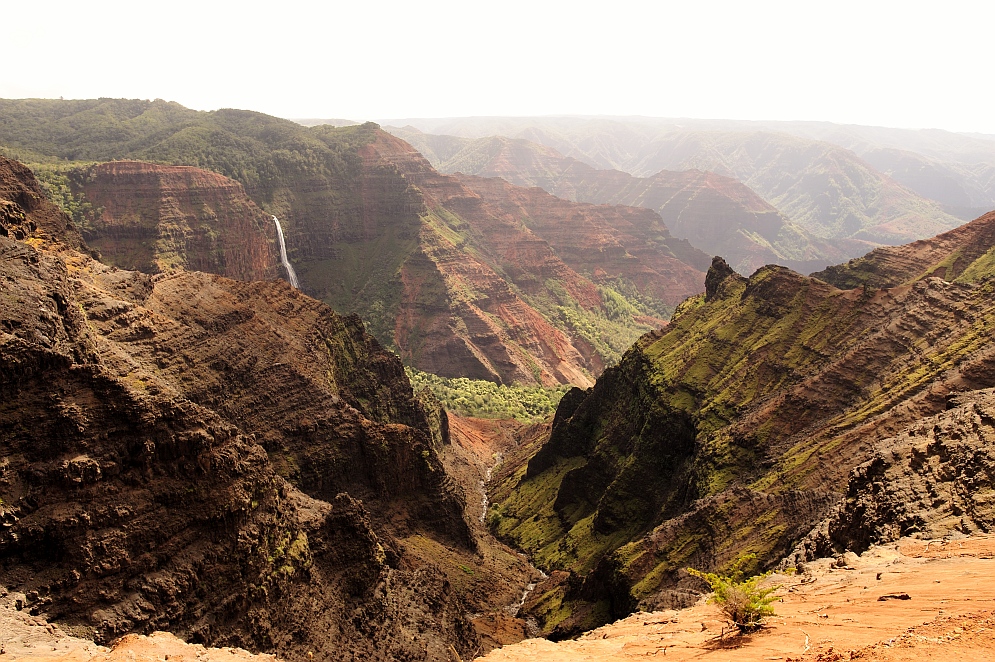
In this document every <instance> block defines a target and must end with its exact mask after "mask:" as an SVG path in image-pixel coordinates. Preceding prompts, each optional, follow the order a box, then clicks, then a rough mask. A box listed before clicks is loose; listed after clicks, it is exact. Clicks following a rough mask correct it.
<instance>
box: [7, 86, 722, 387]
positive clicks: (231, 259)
mask: <svg viewBox="0 0 995 662" xmlns="http://www.w3.org/2000/svg"><path fill="white" fill-rule="evenodd" d="M0 115H2V116H3V122H2V123H3V127H0V140H2V141H4V142H5V144H9V145H12V146H15V147H23V148H26V149H28V150H30V151H31V152H32V153H39V154H47V155H52V156H58V157H60V158H66V159H87V160H107V159H111V158H114V159H123V158H127V159H145V160H149V161H155V162H157V163H174V164H183V165H188V166H197V167H199V168H202V169H206V170H213V171H215V172H220V173H223V174H224V175H226V176H228V177H230V178H232V179H233V180H236V181H238V182H240V183H241V184H242V186H244V190H245V192H246V193H247V194H248V196H249V197H250V198H251V199H252V200H253V201H254V202H255V204H256V205H258V206H259V207H260V208H262V209H265V210H266V213H267V214H269V213H272V214H275V215H276V216H278V217H279V218H280V222H281V224H282V226H283V229H284V232H285V236H286V243H287V250H288V254H289V259H290V261H291V263H292V264H293V265H294V267H295V270H296V271H297V273H298V276H299V279H300V282H301V288H302V290H303V291H304V292H306V293H308V294H310V295H312V296H315V297H316V298H319V299H321V300H322V301H324V302H325V303H327V304H329V305H330V306H332V307H333V308H334V309H335V310H338V311H340V312H343V313H357V314H359V315H360V316H361V317H362V319H363V320H364V322H365V323H366V324H367V325H368V328H369V330H370V331H371V333H372V334H373V335H374V336H375V337H377V338H378V339H380V340H381V341H382V342H383V343H384V344H385V345H386V346H387V347H389V348H391V349H395V350H396V351H397V352H398V353H400V354H401V355H402V357H403V358H404V359H405V361H407V362H409V363H410V364H412V365H413V366H415V367H417V368H421V369H423V370H428V371H431V372H436V373H438V374H441V375H444V376H473V377H479V378H484V379H490V380H493V381H497V382H518V383H526V384H537V383H538V384H545V385H555V384H562V383H575V384H578V385H582V386H587V385H589V384H591V383H592V381H593V378H594V377H595V376H596V375H597V374H600V372H601V370H602V369H603V367H604V366H605V365H607V364H610V363H613V362H615V361H617V360H618V358H619V357H620V356H621V354H622V352H623V351H624V350H625V348H627V347H628V346H629V345H630V344H631V342H632V341H633V340H635V338H637V337H638V336H639V335H640V334H641V333H643V332H645V331H647V330H650V329H652V328H657V327H659V326H661V325H663V324H664V320H665V319H666V317H667V316H669V313H670V311H671V310H672V307H673V305H674V304H675V303H676V302H678V301H680V300H681V299H683V298H684V297H686V296H687V295H688V294H691V293H694V292H697V291H699V290H700V288H701V280H702V279H703V272H702V271H701V269H703V268H704V266H705V265H706V264H707V261H706V259H705V256H704V255H702V254H700V253H697V252H696V251H694V250H693V249H691V248H690V247H689V246H687V245H686V244H684V243H682V242H678V241H675V240H673V238H672V237H669V235H667V234H666V229H665V228H663V226H662V224H660V223H659V219H655V218H651V217H646V219H647V220H646V222H645V223H643V221H642V220H640V219H637V218H634V217H633V218H628V217H630V216H631V215H632V214H633V213H635V214H637V215H638V214H641V213H642V212H631V211H630V212H612V213H611V214H608V215H607V216H605V215H604V214H602V216H604V218H602V219H601V220H600V221H599V223H601V224H602V226H603V221H606V220H607V221H610V222H613V221H611V220H610V219H609V218H608V217H609V216H612V215H614V216H615V217H617V218H619V219H622V218H623V217H626V218H625V222H627V223H628V226H627V228H623V229H622V231H621V233H616V234H615V235H613V236H612V237H611V238H610V241H609V243H618V242H619V241H620V239H619V238H620V237H621V235H622V234H629V235H631V237H630V238H629V239H626V240H625V241H623V242H622V244H623V246H622V247H623V248H625V251H621V252H620V251H618V250H614V249H613V250H612V251H606V252H605V253H604V255H605V257H606V259H608V258H610V259H611V260H613V263H612V264H610V265H607V266H608V267H610V268H607V269H602V270H601V271H600V272H599V268H598V267H599V265H598V264H597V259H590V258H588V260H587V261H586V262H584V263H577V264H576V265H575V264H574V262H571V261H570V260H567V259H565V257H564V256H560V255H559V254H558V249H557V248H556V247H555V246H553V243H554V242H553V241H551V240H547V239H546V238H545V237H544V236H540V235H539V234H538V233H535V232H533V231H532V230H531V229H529V228H528V227H526V226H524V225H523V224H522V223H521V222H520V220H519V219H512V218H509V217H508V216H507V214H508V213H509V209H510V207H509V206H507V205H504V206H502V207H501V208H492V207H491V206H489V205H488V204H486V203H484V202H483V201H482V200H481V196H480V195H478V194H477V193H475V192H473V191H471V190H470V189H469V188H467V187H466V186H465V185H464V184H461V183H460V182H459V181H457V180H455V179H452V178H449V177H445V176H440V175H439V173H437V172H436V171H435V170H433V169H432V167H431V166H430V165H429V164H428V163H427V162H426V161H425V159H423V158H422V157H421V156H420V155H419V154H418V153H417V152H416V151H415V150H414V149H412V148H411V146H410V145H408V144H407V143H404V142H403V141H401V140H398V139H396V138H393V137H391V136H389V135H388V134H386V133H384V132H382V131H380V129H379V127H377V126H376V125H375V124H372V123H367V124H363V125H359V126H349V127H340V128H336V127H331V126H327V125H322V126H315V127H312V128H305V127H302V126H300V125H299V124H296V123H293V122H290V121H286V120H281V119H278V118H274V117H268V116H265V115H261V114H259V113H252V112H248V111H239V110H232V109H224V110H219V111H215V112H211V113H200V112H197V111H191V110H189V109H185V108H182V107H181V106H179V105H177V104H169V103H165V102H161V101H156V102H142V101H121V100H113V99H102V100H92V101H81V102H57V101H51V102H48V101H38V102H37V103H34V102H32V103H19V102H9V103H8V102H4V103H0ZM97 116H99V117H100V118H101V121H100V122H95V121H94V119H93V118H94V117H97ZM105 122H106V123H108V124H109V125H110V126H113V127H114V130H113V131H110V132H109V131H108V126H107V125H105V124H104V123H105ZM109 133H112V134H113V135H108V134H109ZM59 176H60V177H65V176H68V177H69V179H72V180H75V184H76V186H75V189H74V192H75V193H77V194H79V193H82V195H83V196H84V197H85V200H83V201H82V203H81V204H87V205H91V206H94V207H96V208H98V209H99V208H101V207H102V208H103V212H102V214H100V218H98V219H94V221H93V222H92V223H90V224H89V225H90V226H92V227H88V228H86V229H87V237H88V238H89V239H90V241H91V242H92V243H93V244H94V246H96V247H97V248H98V249H99V250H100V251H101V252H102V253H104V254H106V257H107V259H109V260H110V261H112V262H113V263H114V264H116V265H118V266H124V267H127V268H135V269H141V270H143V271H145V272H146V273H159V272H163V271H166V270H169V269H170V268H173V267H176V266H183V267H185V268H189V269H198V270H204V271H208V272H211V273H218V274H222V275H227V276H233V277H237V278H240V279H257V278H268V277H273V276H277V275H280V274H279V271H278V269H277V267H276V255H277V251H276V247H275V243H274V241H273V239H274V231H275V230H274V227H273V225H272V223H271V221H270V219H269V218H268V216H267V215H266V214H264V213H263V212H261V211H260V210H259V209H256V208H253V207H252V204H251V203H249V202H248V201H247V200H245V199H244V197H242V191H241V190H240V189H239V188H238V186H237V185H235V184H233V183H232V181H231V180H226V179H224V178H223V177H220V176H215V175H213V174H210V173H208V172H205V171H204V170H193V169H186V168H174V167H170V166H153V165H148V164H141V163H136V162H127V163H119V162H114V163H108V164H104V165H100V166H97V167H96V168H94V169H92V170H90V169H89V168H87V167H82V166H81V167H80V168H79V169H77V170H76V171H70V172H69V173H68V175H67V173H60V175H59ZM517 204H518V203H516V205H517ZM514 206H515V205H511V207H514ZM243 212H244V213H243ZM533 213H535V214H541V215H542V216H541V218H540V219H538V220H541V221H542V224H543V225H544V226H545V227H549V228H554V227H555V226H557V225H569V222H570V218H571V217H572V216H573V215H574V214H580V215H583V216H588V217H590V207H589V206H585V205H573V206H572V205H570V204H569V203H562V204H561V203H555V204H554V203H548V202H547V203H544V204H543V205H540V206H538V207H535V208H534V209H533ZM641 224H643V225H645V227H644V228H642V229H641V230H638V231H633V228H636V226H640V225H641ZM599 227H600V226H599ZM659 228H663V229H662V230H661V231H660V232H657V229H659ZM598 232H600V230H598ZM560 234H562V231H560ZM603 240H604V237H601V236H595V237H591V238H590V243H591V244H592V245H598V244H599V243H600V242H602V241H603ZM649 247H652V250H650V248H649ZM653 250H659V251H663V252H664V253H666V255H662V256H655V255H651V254H652V253H653ZM626 251H627V252H626ZM658 257H659V259H657V258H658ZM674 258H676V261H674ZM649 262H652V264H649ZM660 262H667V263H668V264H667V265H666V266H660V264H658V263H660ZM680 262H684V263H685V264H683V265H682V264H679V263H680ZM644 263H645V264H644ZM689 265H690V266H689ZM621 267H624V268H621ZM602 272H604V273H602ZM609 272H611V273H613V274H616V273H617V274H618V275H616V276H615V277H613V278H609V276H608V273H609ZM625 273H633V274H635V275H634V279H635V281H637V282H634V281H633V280H630V279H628V278H627V277H624V276H623V274H625ZM661 275H662V276H663V279H662V280H661V279H660V278H658V277H659V276H661ZM696 279H697V284H695V280H696Z"/></svg>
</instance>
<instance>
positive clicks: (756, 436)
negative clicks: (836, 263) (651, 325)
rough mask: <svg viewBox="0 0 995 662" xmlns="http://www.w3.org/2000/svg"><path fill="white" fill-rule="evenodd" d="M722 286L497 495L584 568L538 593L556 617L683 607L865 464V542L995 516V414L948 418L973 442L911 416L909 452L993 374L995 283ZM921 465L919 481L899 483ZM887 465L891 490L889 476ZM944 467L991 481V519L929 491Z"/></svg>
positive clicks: (567, 414) (591, 394)
mask: <svg viewBox="0 0 995 662" xmlns="http://www.w3.org/2000/svg"><path fill="white" fill-rule="evenodd" d="M978 250H980V251H981V252H982V253H985V252H986V250H987V249H984V248H983V247H982V248H979V249H978ZM706 283H707V284H708V295H707V296H706V297H699V298H694V299H691V300H689V301H688V302H685V304H683V305H682V306H681V307H679V308H678V310H677V312H676V313H675V315H674V318H673V320H672V322H671V325H670V326H669V327H668V328H667V329H665V330H663V331H659V332H654V333H651V334H647V335H646V336H644V337H643V338H642V339H641V340H640V341H639V343H637V345H636V346H635V347H633V349H632V350H631V351H630V352H628V353H627V354H626V356H625V357H624V359H623V360H622V362H621V363H620V364H619V366H617V367H616V368H612V369H610V370H607V371H606V372H605V374H604V375H603V376H602V377H601V378H599V380H598V383H597V384H596V385H595V386H594V388H592V389H591V390H590V391H588V392H587V393H586V394H584V397H582V398H581V397H573V398H569V397H568V398H564V403H563V404H562V405H561V410H562V411H558V413H557V417H556V422H555V424H554V426H553V428H552V431H551V432H550V434H549V438H548V441H546V443H545V444H544V445H543V446H542V448H541V449H540V450H539V451H538V452H537V453H536V454H535V455H534V456H533V457H532V459H531V460H529V461H528V465H527V470H526V471H525V472H524V475H523V474H522V472H521V471H519V472H518V473H515V472H514V469H513V468H509V473H508V474H507V478H506V480H505V481H504V483H503V485H502V487H501V488H500V489H499V490H498V491H497V493H496V494H494V495H493V501H494V502H495V504H496V508H495V509H493V510H492V514H491V521H492V523H493V524H494V525H495V526H496V530H497V531H498V533H499V534H501V535H503V536H506V537H507V538H508V539H511V540H514V541H515V542H517V543H518V544H519V545H522V546H523V547H524V548H526V549H527V550H528V551H529V552H530V553H532V554H533V556H534V558H535V559H536V561H537V562H538V563H539V564H540V565H543V566H545V567H546V568H547V569H548V570H551V569H554V568H563V569H569V570H571V571H572V572H574V573H576V575H577V577H576V578H575V579H574V580H573V581H571V582H566V583H565V584H561V585H559V586H550V587H547V588H548V590H547V595H546V597H545V604H546V607H545V611H543V607H542V605H541V604H540V605H539V606H537V610H538V614H537V615H538V616H540V617H542V618H545V619H546V629H547V631H553V630H554V628H556V627H558V630H556V632H558V633H560V634H568V633H570V632H576V631H578V630H580V629H584V628H586V627H589V626H590V625H592V624H593V623H595V622H597V621H598V620H599V619H604V618H612V617H615V616H618V615H620V614H621V613H623V612H624V611H626V610H627V609H631V608H632V607H633V606H634V605H637V604H638V605H642V606H651V607H658V606H663V605H668V604H669V605H673V604H682V603H684V602H685V601H687V600H688V599H689V595H688V593H687V592H686V587H685V581H686V578H683V576H682V575H680V574H679V572H678V571H679V570H680V569H682V568H684V567H686V566H688V565H690V566H694V567H712V568H715V567H718V568H724V567H728V565H729V564H730V563H731V562H732V561H733V560H734V559H735V558H736V557H737V556H738V555H740V554H742V553H744V552H746V551H751V552H755V553H757V554H758V555H759V557H760V563H761V564H764V565H767V564H771V563H774V562H776V561H777V560H778V559H780V558H781V557H782V556H784V555H785V554H787V553H788V552H789V551H790V550H791V549H792V547H793V546H794V545H795V543H797V542H798V541H799V540H801V539H802V538H803V537H804V536H805V535H806V533H807V532H808V531H809V530H811V529H812V528H813V527H814V526H815V525H817V524H818V523H819V522H820V521H822V520H823V519H824V518H825V517H827V516H828V515H829V513H830V509H831V507H832V506H833V505H834V504H836V503H837V502H838V501H839V500H840V499H841V498H842V497H843V496H844V494H845V493H844V490H845V489H847V488H846V487H845V485H846V481H847V480H848V477H850V475H851V472H852V471H853V470H854V469H855V468H857V467H861V465H864V463H867V462H871V464H870V465H867V466H866V467H865V468H864V469H862V470H860V471H862V472H863V473H862V474H855V476H856V477H854V478H852V479H851V488H850V490H851V492H850V497H849V498H852V499H853V504H850V506H848V508H850V510H849V511H845V513H846V512H848V513H849V515H846V514H844V518H843V519H842V520H841V522H843V523H841V524H840V525H839V526H838V527H837V529H839V530H840V531H841V532H840V533H839V534H838V536H837V537H836V538H834V539H833V540H834V541H837V542H840V543H841V544H853V545H858V544H864V542H865V541H866V540H867V539H871V540H876V539H880V538H882V537H884V536H885V535H887V534H891V533H893V532H894V531H901V532H911V531H914V530H915V526H919V527H920V528H923V527H926V524H924V522H932V523H933V524H931V525H929V527H927V528H926V529H924V530H928V532H929V533H930V534H931V535H936V534H938V533H939V532H941V531H942V530H944V529H948V527H950V526H956V527H958V528H964V527H967V528H968V529H972V528H974V527H977V528H982V527H985V526H988V522H989V521H990V518H991V516H992V515H991V513H990V512H989V511H990V507H989V505H988V503H987V497H986V496H984V495H985V494H987V492H985V490H987V489H989V488H988V487H987V485H988V484H989V482H990V479H989V478H988V477H987V472H988V465H989V464H990V462H989V460H988V459H987V455H986V454H985V453H986V451H984V452H981V451H980V450H979V449H980V448H982V447H983V445H984V443H986V442H985V441H983V440H985V439H987V438H988V432H986V431H985V426H986V425H987V423H985V418H984V416H987V414H986V413H984V411H986V410H974V411H973V412H965V413H964V414H963V416H964V417H967V418H964V419H963V422H961V423H957V425H955V426H952V427H951V428H950V432H949V435H950V437H949V438H950V439H951V440H953V439H957V438H958V437H960V438H963V439H964V440H965V442H964V444H961V445H957V444H960V442H959V441H958V442H957V444H954V442H953V441H945V442H944V443H943V444H942V445H941V444H939V443H938V442H936V441H933V442H928V441H927V442H926V444H925V445H923V444H920V443H919V441H918V440H919V438H920V437H919V434H920V433H919V432H915V433H913V432H909V433H908V435H909V437H911V436H912V435H913V434H914V435H915V438H916V440H917V441H916V442H915V444H913V445H914V446H915V448H914V449H907V450H904V451H903V450H901V449H902V447H903V446H905V447H907V446H909V442H907V441H902V440H901V439H899V440H898V441H896V437H895V435H897V434H899V433H901V432H902V430H904V429H906V428H907V427H908V426H916V425H919V423H918V422H919V421H921V420H922V419H923V418H925V417H929V416H934V415H937V414H938V413H940V412H942V411H944V410H945V408H946V407H947V404H948V396H949V395H951V394H956V393H966V392H971V391H975V390H977V389H984V388H989V387H992V386H995V377H993V375H995V372H993V371H992V368H993V367H995V345H993V344H992V342H991V329H992V328H993V327H995V299H993V297H992V295H991V284H990V282H984V283H982V284H981V285H975V284H971V283H951V282H947V281H944V280H941V279H940V278H936V277H925V278H923V279H921V280H917V281H915V282H913V283H910V284H907V285H902V286H899V287H894V288H891V289H881V290H874V289H870V288H868V289H853V290H846V291H844V290H839V289H836V288H834V287H832V286H830V285H828V284H826V283H824V282H822V281H819V280H816V279H812V278H805V277H803V276H800V275H798V274H795V273H793V272H791V271H789V270H787V269H784V268H781V267H766V268H764V269H761V270H760V271H758V272H757V273H756V274H754V275H753V276H752V277H751V278H749V279H745V278H742V277H740V276H738V275H736V274H733V273H731V272H730V270H729V268H728V266H726V265H724V264H723V263H721V262H720V261H717V263H716V264H715V265H713V267H712V269H711V270H710V272H709V275H708V277H707V279H706ZM965 397H966V396H965ZM985 398H988V396H985ZM951 415H952V414H951ZM972 421H973V422H972ZM975 423H977V425H980V426H981V427H980V428H977V429H976V430H975V432H974V433H973V434H975V435H976V436H977V439H978V440H979V441H977V442H972V443H973V445H972V443H968V442H967V435H968V428H970V426H971V425H974V424H975ZM923 425H926V426H928V425H931V424H923ZM920 427H922V426H920ZM941 427H943V426H942V425H941ZM958 428H963V431H961V432H958V431H957V429H958ZM923 429H931V428H928V427H923ZM935 434H936V436H937V439H940V438H943V439H947V438H948V437H946V436H945V435H946V434H947V433H946V432H939V431H938V432H936V433H935ZM927 436H928V435H927ZM919 446H922V448H919ZM955 446H956V447H955ZM927 447H928V449H927ZM916 449H918V450H916ZM892 451H894V453H895V454H894V455H892V456H889V455H888V453H892ZM945 454H947V455H949V456H950V459H944V455H945ZM878 456H880V457H882V458H886V461H885V464H884V465H881V464H880V462H881V460H880V459H879V460H877V461H875V460H874V458H875V457H878ZM954 456H958V457H960V458H961V459H956V460H955V459H953V458H954ZM904 458H914V459H908V460H906V459H904ZM971 458H973V459H971ZM937 462H939V464H937ZM946 462H950V463H951V464H950V466H949V467H948V468H946V469H945V468H944V466H946V465H945V463H946ZM890 465H894V468H893V469H889V468H888V467H889V466H890ZM927 465H928V466H927ZM954 466H957V467H963V469H955V468H954ZM905 467H911V470H910V471H912V472H918V473H919V477H918V478H916V479H915V481H918V482H915V481H912V482H911V483H910V484H908V485H906V486H905V487H901V485H902V483H901V481H900V480H899V478H898V476H900V475H901V473H902V472H903V471H907V470H906V469H905ZM882 471H884V472H885V473H884V476H885V477H883V478H881V480H882V481H884V483H885V484H886V485H892V486H890V487H884V488H882V487H880V486H879V485H878V484H877V483H878V482H879V479H878V476H882V473H881V472H882ZM889 472H890V474H893V475H895V476H896V478H894V479H892V478H887V476H889V475H890V474H889ZM861 476H862V477H861ZM940 476H944V478H943V480H944V481H949V483H950V488H951V489H953V491H954V492H955V493H964V494H966V493H968V492H969V489H970V488H968V487H967V485H968V483H967V481H968V478H970V479H971V480H972V481H976V483H975V482H972V483H971V485H975V484H976V485H977V486H978V489H979V490H981V495H982V496H981V499H980V501H979V503H978V506H977V508H978V510H979V514H978V515H977V516H976V517H974V518H973V519H972V517H973V516H972V517H966V516H965V517H964V523H959V522H958V521H956V520H955V518H954V517H951V516H950V515H949V514H943V511H944V509H949V513H953V512H954V511H955V510H964V509H965V508H966V505H965V503H964V501H958V500H957V499H954V498H948V499H945V502H944V503H940V502H938V501H936V500H935V498H933V500H930V497H929V495H930V494H932V492H931V491H930V490H931V489H934V488H931V487H930V485H938V484H937V483H935V481H936V480H939V478H940ZM911 480H912V479H910V481H911ZM935 489H937V490H939V493H944V492H943V491H944V490H945V489H947V488H946V487H943V488H940V487H936V488H935ZM886 494H887V496H885V495H886ZM965 498H966V497H965ZM869 500H871V501H873V504H874V505H873V506H871V505H868V504H869V503H870V501H869ZM848 503H849V501H848ZM946 503H949V505H945V504H946ZM900 504H904V505H900ZM903 509H904V512H903ZM924 510H931V511H932V513H933V514H932V515H930V516H929V517H926V516H924V515H923V514H922V512H923V511H924ZM865 514H866V519H862V518H864V515H865ZM917 522H918V523H919V524H916V523H917ZM882 527H883V528H882ZM888 527H892V528H888ZM881 531H883V532H884V533H881ZM571 600H572V601H573V602H572V603H571ZM564 601H565V602H564ZM559 604H567V605H569V608H566V609H563V608H559V607H555V606H556V605H559ZM550 605H553V606H554V607H555V608H550ZM557 623H559V624H558V625H557Z"/></svg>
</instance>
